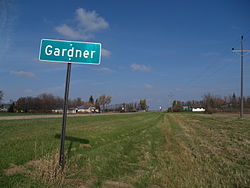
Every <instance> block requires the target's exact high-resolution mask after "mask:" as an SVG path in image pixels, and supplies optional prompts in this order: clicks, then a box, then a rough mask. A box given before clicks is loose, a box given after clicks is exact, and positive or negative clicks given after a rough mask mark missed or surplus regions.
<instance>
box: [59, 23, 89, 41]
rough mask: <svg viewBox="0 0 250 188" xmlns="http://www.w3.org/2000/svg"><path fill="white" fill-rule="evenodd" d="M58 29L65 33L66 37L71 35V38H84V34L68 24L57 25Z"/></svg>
mask: <svg viewBox="0 0 250 188" xmlns="http://www.w3.org/2000/svg"><path fill="white" fill-rule="evenodd" d="M55 29H56V31H57V32H58V33H60V34H61V35H64V36H66V37H69V38H71V39H84V38H85V37H86V36H85V37H83V35H81V34H80V33H79V32H78V31H75V30H74V29H72V28H71V27H69V26H67V25H66V24H63V25H60V26H57V27H56V28H55Z"/></svg>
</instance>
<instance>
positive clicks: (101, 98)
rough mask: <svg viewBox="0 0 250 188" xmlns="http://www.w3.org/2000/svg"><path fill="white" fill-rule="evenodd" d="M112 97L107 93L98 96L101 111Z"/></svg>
mask: <svg viewBox="0 0 250 188" xmlns="http://www.w3.org/2000/svg"><path fill="white" fill-rule="evenodd" d="M111 99H112V97H111V96H109V95H105V94H103V95H101V96H99V98H98V102H99V105H101V106H102V111H104V110H105V105H107V104H110V102H111Z"/></svg>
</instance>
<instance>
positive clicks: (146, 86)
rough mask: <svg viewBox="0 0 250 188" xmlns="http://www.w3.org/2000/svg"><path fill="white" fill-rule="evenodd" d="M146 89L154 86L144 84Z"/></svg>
mask: <svg viewBox="0 0 250 188" xmlns="http://www.w3.org/2000/svg"><path fill="white" fill-rule="evenodd" d="M144 88H145V89H152V88H153V86H152V85H151V84H144Z"/></svg>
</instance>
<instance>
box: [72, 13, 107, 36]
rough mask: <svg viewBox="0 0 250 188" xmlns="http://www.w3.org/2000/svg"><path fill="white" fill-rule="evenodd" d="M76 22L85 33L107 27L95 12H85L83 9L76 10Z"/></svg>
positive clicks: (105, 22) (104, 21)
mask: <svg viewBox="0 0 250 188" xmlns="http://www.w3.org/2000/svg"><path fill="white" fill-rule="evenodd" d="M76 15H77V16H76V20H77V21H79V26H80V27H82V28H83V29H84V30H86V31H98V30H101V29H106V28H108V27H109V24H108V22H107V21H106V20H105V19H104V18H102V17H100V16H99V15H98V14H97V13H96V12H95V11H87V10H85V9H83V8H78V9H76Z"/></svg>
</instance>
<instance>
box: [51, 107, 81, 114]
mask: <svg viewBox="0 0 250 188" xmlns="http://www.w3.org/2000/svg"><path fill="white" fill-rule="evenodd" d="M76 112H77V109H76V108H69V109H68V111H67V113H68V114H75V113H76ZM52 113H57V114H62V113H63V109H55V110H52Z"/></svg>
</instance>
